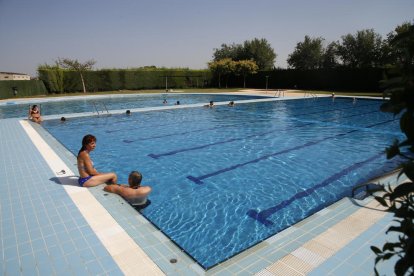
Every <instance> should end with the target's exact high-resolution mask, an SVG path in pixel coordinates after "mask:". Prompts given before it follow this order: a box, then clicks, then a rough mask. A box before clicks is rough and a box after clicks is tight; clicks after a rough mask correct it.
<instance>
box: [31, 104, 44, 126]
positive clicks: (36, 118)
mask: <svg viewBox="0 0 414 276" xmlns="http://www.w3.org/2000/svg"><path fill="white" fill-rule="evenodd" d="M29 120H31V121H32V122H35V123H40V122H41V121H42V116H40V108H39V107H38V106H37V105H35V104H34V105H33V106H31V107H30V106H29Z"/></svg>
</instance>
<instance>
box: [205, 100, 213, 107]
mask: <svg viewBox="0 0 414 276" xmlns="http://www.w3.org/2000/svg"><path fill="white" fill-rule="evenodd" d="M205 107H210V108H213V107H214V102H213V101H210V102H209V103H208V104H206V105H205Z"/></svg>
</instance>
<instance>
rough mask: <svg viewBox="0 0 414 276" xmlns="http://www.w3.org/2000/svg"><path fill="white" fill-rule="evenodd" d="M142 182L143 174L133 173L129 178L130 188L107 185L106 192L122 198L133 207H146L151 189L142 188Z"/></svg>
mask: <svg viewBox="0 0 414 276" xmlns="http://www.w3.org/2000/svg"><path fill="white" fill-rule="evenodd" d="M141 181H142V174H141V173H139V172H137V171H132V172H131V173H130V174H129V177H128V184H129V187H127V186H126V185H107V186H105V188H104V190H105V191H106V192H109V193H115V194H118V195H120V196H122V197H123V198H125V199H126V200H127V201H128V202H129V203H131V204H132V205H144V204H145V203H146V202H147V196H148V195H149V193H151V187H150V186H141Z"/></svg>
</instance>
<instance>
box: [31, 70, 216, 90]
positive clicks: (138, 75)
mask: <svg viewBox="0 0 414 276" xmlns="http://www.w3.org/2000/svg"><path fill="white" fill-rule="evenodd" d="M166 76H167V77H168V84H167V85H168V89H176V88H192V87H205V86H206V85H208V84H209V83H210V82H211V74H210V71H209V70H189V69H152V70H148V69H127V70H121V69H119V70H98V71H87V72H85V73H84V75H83V77H84V79H85V85H86V89H87V91H88V92H96V91H114V90H124V89H125V90H139V89H163V88H165V87H166V81H165V79H166ZM39 78H40V79H41V80H43V81H44V82H45V85H46V87H47V89H48V91H49V92H51V93H61V92H80V91H83V89H82V82H81V79H80V75H79V73H78V72H75V71H69V70H61V69H45V70H39ZM59 84H62V85H59Z"/></svg>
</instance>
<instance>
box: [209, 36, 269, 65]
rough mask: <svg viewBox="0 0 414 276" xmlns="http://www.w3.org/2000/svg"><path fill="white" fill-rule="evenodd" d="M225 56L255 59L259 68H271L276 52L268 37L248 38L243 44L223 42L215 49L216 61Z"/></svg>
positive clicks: (214, 58)
mask: <svg viewBox="0 0 414 276" xmlns="http://www.w3.org/2000/svg"><path fill="white" fill-rule="evenodd" d="M225 58H230V59H232V60H234V61H239V60H254V61H255V62H256V64H257V65H258V66H259V70H271V69H273V67H274V63H275V60H276V54H275V52H274V50H273V48H272V47H271V46H270V44H269V43H268V42H267V40H266V39H264V38H262V39H258V38H255V39H253V40H251V41H249V40H246V41H245V42H244V43H243V44H235V43H233V44H230V45H227V44H222V45H221V48H219V49H214V53H213V60H214V61H219V60H222V59H225Z"/></svg>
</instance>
